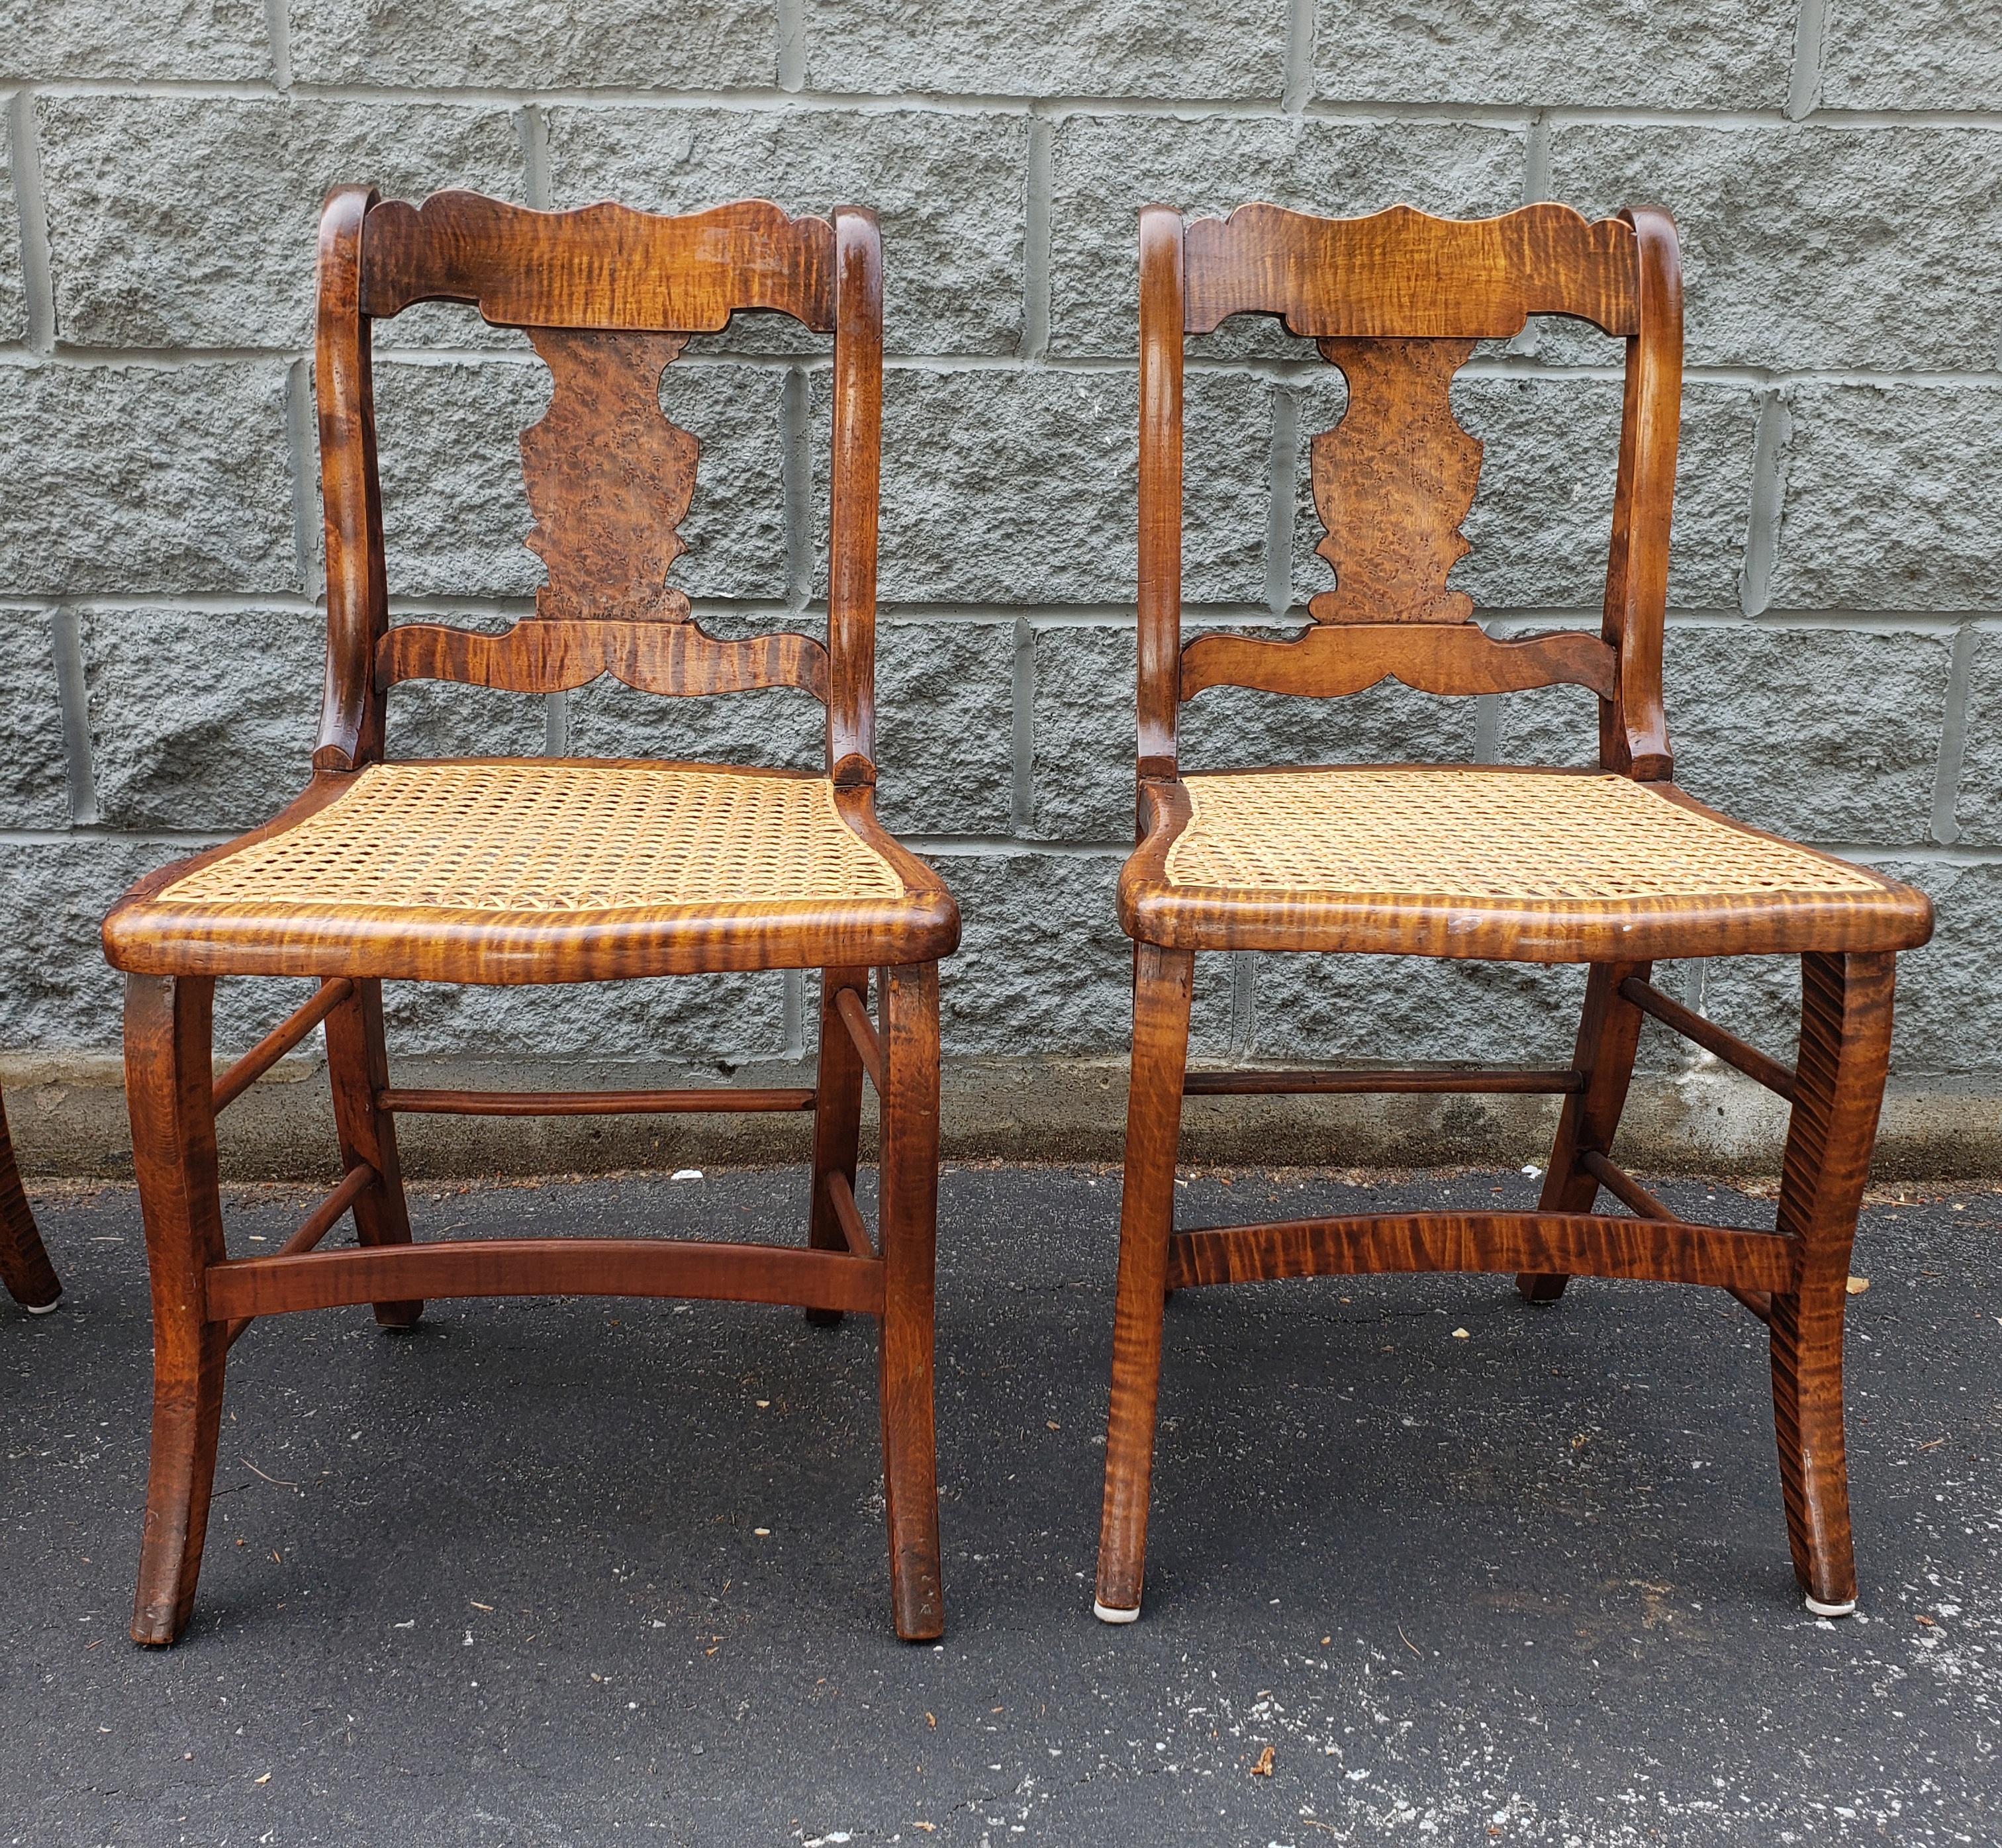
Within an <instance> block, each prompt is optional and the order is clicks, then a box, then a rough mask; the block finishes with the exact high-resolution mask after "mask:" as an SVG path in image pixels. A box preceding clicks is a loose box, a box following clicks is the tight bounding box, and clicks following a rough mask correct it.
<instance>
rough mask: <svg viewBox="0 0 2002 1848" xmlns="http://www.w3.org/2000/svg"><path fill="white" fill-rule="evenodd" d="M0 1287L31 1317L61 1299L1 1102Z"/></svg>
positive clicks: (49, 1308)
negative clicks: (16, 1159) (22, 1184)
mask: <svg viewBox="0 0 2002 1848" xmlns="http://www.w3.org/2000/svg"><path fill="white" fill-rule="evenodd" d="M0 1286H4V1287H5V1289H6V1292H7V1294H8V1295H10V1296H12V1298H13V1299H14V1300H15V1301H16V1302H18V1303H19V1304H20V1306H22V1308H23V1309H26V1311H27V1312H28V1313H29V1314H30V1315H31V1316H46V1315H47V1314H48V1313H50V1311H51V1310H52V1309H55V1308H56V1307H57V1306H58V1305H59V1304H60V1303H61V1301H62V1283H61V1279H59V1278H58V1277H57V1275H56V1267H55V1266H54V1264H51V1263H50V1262H49V1254H48V1249H47V1247H46V1246H44V1244H43V1243H42V1235H41V1233H40V1232H38V1231H37V1229H35V1215H34V1214H33V1212H32V1211H31V1210H30V1208H29V1205H28V1196H27V1194H26V1193H24V1192H23V1191H22V1187H21V1170H20V1169H19V1167H18V1166H16V1165H15V1161H14V1142H13V1138H12V1137H11V1136H10V1135H9V1134H8V1133H7V1107H6V1106H5V1104H0Z"/></svg>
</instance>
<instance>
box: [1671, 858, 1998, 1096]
mask: <svg viewBox="0 0 2002 1848" xmlns="http://www.w3.org/2000/svg"><path fill="white" fill-rule="evenodd" d="M1869 864H1871V865H1872V866H1875V867H1876V868H1877V870H1878V871H1880V872H1883V873H1889V874H1890V875H1891V876H1892V877H1893V878H1895V879H1902V880H1904V881H1905V883H1906V884H1907V885H1913V886H1917V887H1918V888H1919V889H1920V891H1923V892H1924V893H1926V894H1927V895H1928V896H1929V897H1930V898H1931V899H1932V901H1933V905H1934V933H1933V940H1932V941H1931V942H1930V943H1928V944H1927V945H1926V946H1925V947H1924V948H1923V949H1919V950H1907V951H1906V953H1905V954H1903V955H1902V956H1900V957H1899V958H1898V995H1897V1004H1896V1024H1895V1026H1894V1027H1893V1028H1892V1037H1891V1072H1892V1076H1893V1077H1896V1078H1910V1077H1916V1076H1965V1075H1972V1074H1979V1075H1983V1076H1986V1075H1989V1074H1992V1073H1993V1071H1994V1069H1995V1062H1994V1057H1993V1048H1994V1046H1995V1044H1996V1042H1997V1038H1998V1037H2002V994H1998V992H1997V987H1996V983H1995V932H1994V927H1993V920H1994V917H1995V908H1996V906H1997V904H1998V903H2002V877H1998V875H2002V866H1995V865H1993V864H1979V865H1975V866H1951V865H1947V864H1944V863H1941V862H1939V861H1936V860H1917V861H1913V860H1900V859H1899V858H1898V857H1897V856H1896V854H1895V853H1892V854H1886V855H1885V856H1882V858H1878V857H1876V856H1872V858H1871V860H1870V862H1869ZM1707 971H1708V973H1707V977H1706V979H1705V984H1704V1012H1705V1013H1707V1014H1709V1015H1710V1016H1711V1018H1713V1019H1714V1020H1718V1021H1719V1022H1720V1023H1722V1024H1723V1025H1724V1026H1725V1027H1728V1028H1729V1029H1730V1030H1731V1031H1732V1032H1733V1033H1735V1034H1739V1036H1740V1037H1742V1038H1746V1039H1749V1040H1750V1041H1752V1043H1753V1044H1754V1045H1756V1046H1760V1047H1762V1048H1764V1049H1765V1050H1766V1051H1768V1052H1770V1053H1771V1054H1772V1055H1773V1056H1774V1058H1777V1059H1779V1060H1780V1061H1781V1062H1782V1063H1784V1064H1786V1065H1791V1064H1792V1063H1793V1062H1794V1051H1795V1048H1796V1047H1797V1045H1798V1041H1799V1034H1800V1018H1801V978H1800V959H1799V958H1798V957H1774V956H1765V957H1729V958H1719V959H1718V960H1717V961H1713V962H1711V963H1710V964H1708V965H1707Z"/></svg>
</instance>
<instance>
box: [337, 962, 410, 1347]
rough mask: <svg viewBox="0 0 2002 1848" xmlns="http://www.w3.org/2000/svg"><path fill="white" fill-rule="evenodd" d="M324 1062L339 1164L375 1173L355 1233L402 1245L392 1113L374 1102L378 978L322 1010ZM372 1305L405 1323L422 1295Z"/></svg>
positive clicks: (378, 1067) (380, 1067)
mask: <svg viewBox="0 0 2002 1848" xmlns="http://www.w3.org/2000/svg"><path fill="white" fill-rule="evenodd" d="M326 1069H327V1076H328V1078H329V1079H330V1081H331V1083H332V1084H333V1121H334V1126H335V1128H336V1129H337V1131H338V1132H339V1134H340V1159H341V1165H342V1166H343V1168H344V1169H347V1168H352V1167H354V1166H355V1165H356V1164H357V1163H361V1162H366V1163H368V1165H369V1166H371V1167H372V1168H373V1169H374V1170H375V1172H376V1173H377V1174H378V1176H379V1177H380V1179H378V1181H377V1182H376V1184H375V1186H374V1187H371V1188H369V1189H368V1191H367V1192H366V1193H364V1194H361V1195H360V1196H359V1197H358V1198H357V1199H356V1201H355V1202H354V1235H355V1237H356V1238H357V1240H359V1241H360V1243H362V1244H364V1245H407V1244H408V1243H410V1209H409V1208H408V1206H407V1205H406V1204H405V1201H404V1198H403V1166H402V1164H401V1163H400V1162H399V1160H398V1159H397V1155H396V1116H395V1114H393V1113H392V1112H391V1111H386V1110H384V1109H383V1108H382V1107H381V1106H380V1105H379V1104H377V1103H376V1101H375V1100H376V1097H377V1096H378V1093H381V1092H382V1091H383V1090H386V1089H387V1088H388V1086H389V1050H388V1048H387V1047H386V1046H385V1044H384V1041H383V1035H382V983H380V982H356V983H355V985H354V993H353V994H352V995H350V996H349V997H348V998H347V999H346V1000H345V1001H344V1002H342V1003H341V1004H340V1006H338V1007H337V1008H336V1009H334V1010H333V1013H330V1014H329V1015H328V1016H327V1017H326ZM423 1313H424V1304H423V1303H421V1302H378V1303H377V1304H376V1305H375V1320H377V1321H378V1323H381V1324H382V1327H385V1328H408V1327H410V1325H411V1324H412V1323H414V1322H415V1321H416V1320H417V1318H418V1317H419V1316H421V1315H422V1314H423Z"/></svg>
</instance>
